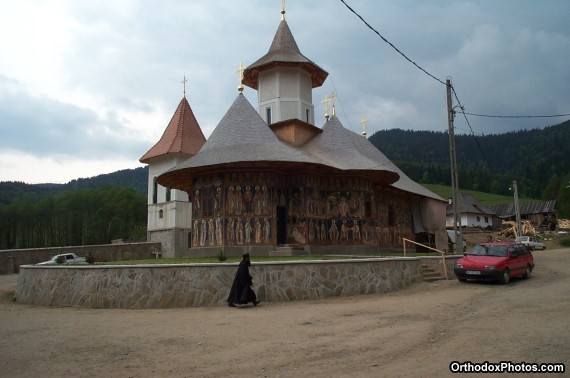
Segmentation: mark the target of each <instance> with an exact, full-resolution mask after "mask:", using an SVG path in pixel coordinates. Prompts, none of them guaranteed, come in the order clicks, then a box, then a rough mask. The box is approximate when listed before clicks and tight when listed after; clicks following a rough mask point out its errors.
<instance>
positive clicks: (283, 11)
mask: <svg viewBox="0 0 570 378" xmlns="http://www.w3.org/2000/svg"><path fill="white" fill-rule="evenodd" d="M281 21H285V0H281Z"/></svg>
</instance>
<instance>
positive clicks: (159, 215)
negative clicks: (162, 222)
mask: <svg viewBox="0 0 570 378" xmlns="http://www.w3.org/2000/svg"><path fill="white" fill-rule="evenodd" d="M158 217H159V218H160V219H162V218H164V210H162V209H160V210H159V211H158Z"/></svg>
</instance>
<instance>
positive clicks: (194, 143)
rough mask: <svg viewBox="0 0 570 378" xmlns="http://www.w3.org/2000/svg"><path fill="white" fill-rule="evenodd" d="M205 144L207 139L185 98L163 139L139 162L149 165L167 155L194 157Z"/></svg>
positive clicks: (181, 101)
mask: <svg viewBox="0 0 570 378" xmlns="http://www.w3.org/2000/svg"><path fill="white" fill-rule="evenodd" d="M204 143H206V138H205V137H204V134H203V133H202V129H201V128H200V125H198V121H196V117H195V116H194V113H193V112H192V108H190V104H188V101H187V100H186V97H183V98H182V100H180V103H179V104H178V107H177V108H176V111H175V112H174V115H173V116H172V119H171V120H170V122H169V123H168V126H167V127H166V129H165V130H164V133H163V134H162V137H160V139H159V141H158V142H157V143H156V144H155V145H154V146H153V147H152V148H151V149H150V150H148V152H147V153H146V154H144V155H143V156H142V157H141V158H140V159H139V161H140V162H141V163H147V164H148V163H150V162H151V160H152V159H154V158H157V157H161V156H164V155H167V154H182V155H188V156H192V155H195V154H196V153H197V152H198V151H199V150H200V148H201V147H202V146H203V145H204Z"/></svg>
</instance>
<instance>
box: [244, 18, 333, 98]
mask: <svg viewBox="0 0 570 378" xmlns="http://www.w3.org/2000/svg"><path fill="white" fill-rule="evenodd" d="M277 66H285V67H300V68H301V69H303V70H305V71H306V72H308V73H309V74H311V81H312V86H313V88H316V87H320V86H321V85H323V83H324V81H325V79H326V78H327V76H328V75H329V74H328V72H326V71H325V70H323V69H322V68H321V67H319V66H318V65H317V64H315V63H314V62H313V61H311V60H310V59H309V58H307V57H306V56H304V55H303V54H301V51H300V50H299V47H298V46H297V42H295V38H293V34H292V33H291V29H289V25H287V22H286V21H285V20H281V22H280V23H279V27H278V28H277V32H276V33H275V37H273V42H272V43H271V46H270V47H269V51H268V52H267V54H265V55H264V56H262V57H261V58H260V59H258V60H257V61H256V62H255V63H253V64H251V65H249V66H248V67H247V68H246V69H245V71H244V72H243V80H242V82H243V84H244V85H247V86H248V87H251V88H253V89H257V88H258V84H259V83H258V79H259V73H260V72H262V71H265V70H268V69H270V68H273V67H277Z"/></svg>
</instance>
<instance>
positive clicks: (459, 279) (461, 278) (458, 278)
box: [457, 277, 467, 282]
mask: <svg viewBox="0 0 570 378" xmlns="http://www.w3.org/2000/svg"><path fill="white" fill-rule="evenodd" d="M457 280H458V281H459V282H467V278H464V277H457Z"/></svg>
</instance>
